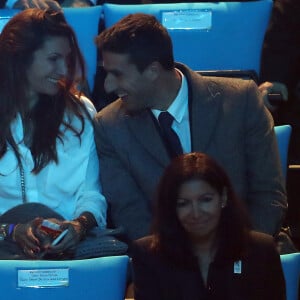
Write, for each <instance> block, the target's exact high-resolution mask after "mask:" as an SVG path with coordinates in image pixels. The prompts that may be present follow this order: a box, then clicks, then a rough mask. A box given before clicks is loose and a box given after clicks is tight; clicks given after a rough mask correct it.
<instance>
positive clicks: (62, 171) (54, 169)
mask: <svg viewBox="0 0 300 300" xmlns="http://www.w3.org/2000/svg"><path fill="white" fill-rule="evenodd" d="M82 101H84V103H85V105H86V107H87V109H88V111H89V113H90V114H91V116H92V117H93V115H94V114H95V113H96V110H95V108H94V106H93V104H92V103H91V102H90V101H89V100H88V99H87V98H85V97H82ZM49 113H51V112H49ZM68 119H69V120H70V116H67V114H65V120H68ZM70 122H71V124H72V125H73V126H74V127H75V128H80V125H81V123H80V121H79V119H78V118H77V117H75V116H73V117H72V118H71V120H70ZM11 129H12V133H13V137H14V139H15V141H16V142H17V144H18V146H19V151H20V154H21V156H22V163H23V167H24V173H25V188H26V196H27V201H28V202H38V203H42V204H45V205H47V206H48V207H50V208H52V209H53V210H55V211H56V212H58V213H60V214H61V215H62V216H63V217H64V218H65V219H66V220H72V219H74V218H76V217H78V216H79V215H80V214H81V213H83V212H85V211H88V212H91V213H92V214H93V215H94V216H95V218H96V220H97V223H98V226H99V227H105V226H106V210H107V203H106V200H105V198H104V196H103V195H102V193H101V187H100V182H99V171H100V170H99V161H98V156H97V152H96V147H95V142H94V131H93V125H92V123H91V122H90V121H89V120H88V119H87V118H85V127H84V132H83V133H82V135H81V140H80V139H79V138H78V137H76V136H75V134H74V133H73V132H72V131H71V130H68V129H66V128H65V127H64V126H63V125H61V127H60V129H61V130H62V131H63V132H64V137H63V141H61V140H60V139H57V142H56V145H57V155H58V163H57V164H56V163H54V162H51V163H49V164H48V165H47V166H46V167H45V168H44V169H42V171H41V172H39V173H38V174H36V175H35V174H33V173H32V172H31V171H32V169H33V166H34V164H33V157H32V155H31V152H30V149H29V148H28V147H27V146H26V145H25V144H24V139H23V125H22V120H21V117H20V115H18V116H17V117H16V119H15V121H14V122H13V123H12V125H11ZM17 165H18V163H17V159H16V156H15V154H14V152H13V150H12V148H11V146H10V145H8V151H7V152H6V153H5V155H4V156H3V157H2V158H1V159H0V214H2V213H4V212H6V211H7V210H8V209H10V208H12V207H14V206H16V205H19V204H22V203H23V199H22V189H21V178H20V170H19V168H18V166H17Z"/></svg>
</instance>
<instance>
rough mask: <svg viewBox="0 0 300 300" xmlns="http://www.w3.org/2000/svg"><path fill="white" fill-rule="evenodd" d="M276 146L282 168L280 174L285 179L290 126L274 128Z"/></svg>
mask: <svg viewBox="0 0 300 300" xmlns="http://www.w3.org/2000/svg"><path fill="white" fill-rule="evenodd" d="M274 131H275V135H276V138H277V144H278V148H279V155H280V162H281V166H282V174H283V175H284V177H285V178H286V176H287V167H288V149H289V143H290V137H291V133H292V127H291V126H290V125H280V126H275V127H274Z"/></svg>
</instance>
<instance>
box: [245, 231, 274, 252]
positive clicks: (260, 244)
mask: <svg viewBox="0 0 300 300" xmlns="http://www.w3.org/2000/svg"><path fill="white" fill-rule="evenodd" d="M248 246H249V249H248V250H250V251H251V252H254V253H274V252H276V251H277V250H276V244H275V241H274V238H273V236H271V235H269V234H266V233H262V232H258V231H250V233H249V243H248Z"/></svg>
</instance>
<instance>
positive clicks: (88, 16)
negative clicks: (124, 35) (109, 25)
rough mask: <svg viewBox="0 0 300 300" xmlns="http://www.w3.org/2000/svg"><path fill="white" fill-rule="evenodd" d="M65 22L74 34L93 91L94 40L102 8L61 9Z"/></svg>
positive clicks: (95, 60)
mask: <svg viewBox="0 0 300 300" xmlns="http://www.w3.org/2000/svg"><path fill="white" fill-rule="evenodd" d="M63 11H64V14H65V17H66V20H67V22H68V23H69V24H70V25H71V26H72V28H73V30H74V31H75V33H76V36H77V40H78V43H79V47H80V50H81V52H82V54H83V56H84V59H85V63H86V70H87V73H86V74H87V81H88V83H89V87H90V90H93V87H94V80H95V75H96V69H97V47H96V44H95V43H94V39H95V37H96V36H97V34H98V25H99V20H100V18H101V14H102V6H100V5H97V6H92V7H66V8H63Z"/></svg>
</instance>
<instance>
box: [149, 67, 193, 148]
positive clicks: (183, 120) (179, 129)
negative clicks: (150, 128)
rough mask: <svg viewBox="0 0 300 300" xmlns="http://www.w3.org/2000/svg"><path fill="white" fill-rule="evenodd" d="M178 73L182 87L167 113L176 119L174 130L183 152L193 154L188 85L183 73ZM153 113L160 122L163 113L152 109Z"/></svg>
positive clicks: (173, 125) (173, 124)
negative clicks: (159, 117) (160, 115)
mask: <svg viewBox="0 0 300 300" xmlns="http://www.w3.org/2000/svg"><path fill="white" fill-rule="evenodd" d="M176 71H177V72H178V73H179V74H180V75H181V87H180V89H179V92H178V94H177V96H176V98H175V99H174V101H173V102H172V104H171V105H170V106H169V108H168V110H167V111H168V112H169V113H170V114H171V115H172V116H173V117H174V121H173V123H172V128H173V130H174V131H175V132H176V134H177V135H178V137H179V140H180V143H181V146H182V149H183V152H184V153H189V152H191V133H190V122H189V107H188V84H187V80H186V77H185V76H184V75H183V73H182V72H181V71H180V70H178V69H176ZM151 111H152V113H153V115H154V116H155V118H156V119H157V120H158V116H159V114H160V113H161V112H162V111H160V110H158V109H152V110H151Z"/></svg>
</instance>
